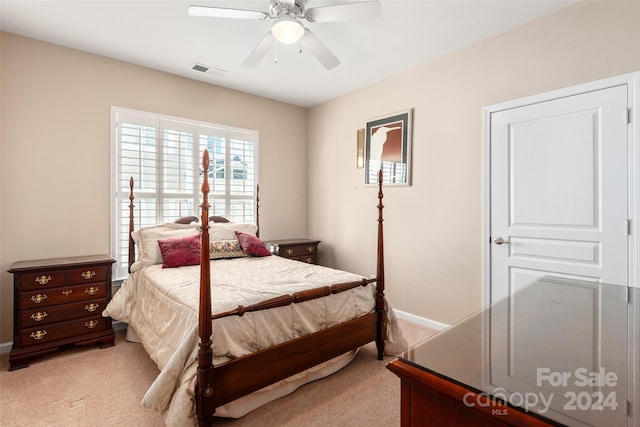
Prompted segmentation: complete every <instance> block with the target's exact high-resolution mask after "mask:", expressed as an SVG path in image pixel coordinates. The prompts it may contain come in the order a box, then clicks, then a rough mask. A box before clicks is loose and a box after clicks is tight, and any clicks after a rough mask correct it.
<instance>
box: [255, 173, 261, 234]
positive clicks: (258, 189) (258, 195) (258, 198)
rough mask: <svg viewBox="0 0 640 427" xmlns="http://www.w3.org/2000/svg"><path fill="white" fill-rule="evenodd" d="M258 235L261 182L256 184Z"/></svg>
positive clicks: (257, 230)
mask: <svg viewBox="0 0 640 427" xmlns="http://www.w3.org/2000/svg"><path fill="white" fill-rule="evenodd" d="M256 237H260V184H256Z"/></svg>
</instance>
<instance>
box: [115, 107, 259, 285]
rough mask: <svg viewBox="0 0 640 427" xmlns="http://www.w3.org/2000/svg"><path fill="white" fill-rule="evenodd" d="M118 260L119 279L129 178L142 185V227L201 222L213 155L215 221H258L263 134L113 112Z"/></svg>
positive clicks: (138, 194) (138, 215)
mask: <svg viewBox="0 0 640 427" xmlns="http://www.w3.org/2000/svg"><path fill="white" fill-rule="evenodd" d="M112 126H113V127H112V135H113V136H112V141H113V142H112V165H114V167H112V185H113V188H114V191H113V193H114V195H115V198H114V203H113V204H112V220H111V223H112V244H111V247H112V254H113V256H114V258H115V259H116V267H115V272H114V277H115V278H123V277H126V275H127V269H128V244H129V204H130V201H129V179H130V178H131V177H133V179H134V197H135V200H134V217H135V228H136V229H138V228H140V227H145V226H151V225H155V224H162V223H165V222H173V221H174V220H175V219H177V218H180V217H184V216H191V215H193V216H197V217H199V204H200V201H201V200H200V199H201V194H200V183H201V182H202V177H203V174H204V173H205V171H203V170H202V165H201V159H202V153H203V152H204V150H205V148H206V149H208V150H209V154H210V168H209V171H207V172H206V173H208V174H209V183H210V186H211V192H210V194H209V202H210V203H211V205H212V209H211V211H210V214H211V215H221V216H225V217H227V218H228V219H230V220H231V221H234V222H243V223H252V222H254V221H255V191H256V185H257V179H256V177H257V140H258V134H257V132H255V131H249V130H242V129H234V128H228V127H224V126H219V125H212V124H207V123H202V122H195V121H190V120H187V119H179V118H169V117H166V116H159V115H156V114H153V113H145V112H140V111H135V110H127V109H122V108H117V107H113V108H112Z"/></svg>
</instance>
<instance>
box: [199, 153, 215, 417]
mask: <svg viewBox="0 0 640 427" xmlns="http://www.w3.org/2000/svg"><path fill="white" fill-rule="evenodd" d="M202 170H203V171H204V178H203V181H202V189H201V190H202V204H201V205H200V209H201V213H202V217H201V224H202V226H201V227H202V234H201V236H200V305H199V309H198V336H199V337H200V342H199V344H198V347H199V348H198V373H197V379H196V414H197V416H198V424H199V425H200V426H201V427H203V426H209V425H211V421H212V417H213V413H214V411H215V407H214V406H213V391H214V386H213V385H214V378H213V352H212V350H211V332H212V331H211V330H212V327H211V280H210V277H211V272H210V264H209V207H210V205H209V201H208V197H209V179H208V173H209V151H207V150H205V151H204V154H203V156H202Z"/></svg>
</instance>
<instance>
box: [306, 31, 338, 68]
mask: <svg viewBox="0 0 640 427" xmlns="http://www.w3.org/2000/svg"><path fill="white" fill-rule="evenodd" d="M300 43H301V44H302V48H303V49H304V50H308V51H310V52H311V53H312V54H313V56H315V57H316V59H317V60H318V61H320V63H321V64H322V65H324V67H325V68H326V69H327V70H331V69H333V68H335V67H337V66H338V65H340V60H339V59H338V58H336V56H335V55H334V54H333V53H331V51H330V50H329V49H328V48H327V47H326V46H325V45H324V43H322V42H321V41H320V39H319V38H318V37H316V36H315V34H313V33H312V32H311V31H309V29H308V28H305V29H304V36H302V39H301V40H300Z"/></svg>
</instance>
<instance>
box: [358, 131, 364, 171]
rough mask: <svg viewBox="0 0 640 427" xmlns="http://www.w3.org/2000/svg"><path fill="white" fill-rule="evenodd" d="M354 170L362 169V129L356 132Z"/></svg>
mask: <svg viewBox="0 0 640 427" xmlns="http://www.w3.org/2000/svg"><path fill="white" fill-rule="evenodd" d="M356 168H358V169H362V168H364V128H362V129H358V131H357V132H356Z"/></svg>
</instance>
